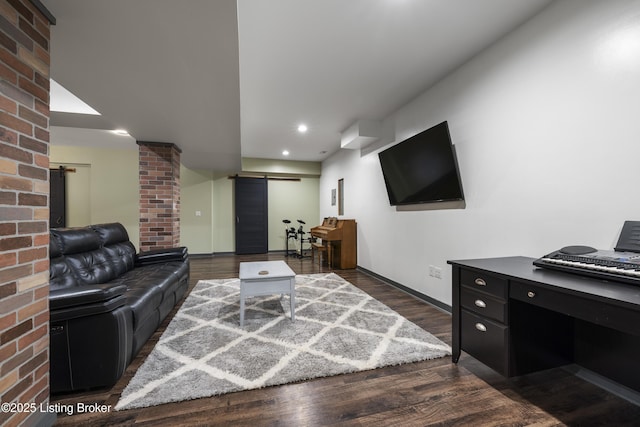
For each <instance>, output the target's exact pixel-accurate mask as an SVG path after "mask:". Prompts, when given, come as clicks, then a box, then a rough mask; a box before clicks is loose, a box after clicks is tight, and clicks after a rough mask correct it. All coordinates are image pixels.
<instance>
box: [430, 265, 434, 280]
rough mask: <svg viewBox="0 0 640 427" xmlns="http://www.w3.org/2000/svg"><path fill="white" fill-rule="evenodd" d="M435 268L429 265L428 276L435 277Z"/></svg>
mask: <svg viewBox="0 0 640 427" xmlns="http://www.w3.org/2000/svg"><path fill="white" fill-rule="evenodd" d="M435 269H436V268H435V267H434V266H433V265H430V266H429V276H431V277H435V274H436V272H435Z"/></svg>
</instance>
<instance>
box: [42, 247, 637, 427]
mask: <svg viewBox="0 0 640 427" xmlns="http://www.w3.org/2000/svg"><path fill="white" fill-rule="evenodd" d="M264 259H269V260H277V259H286V260H287V262H288V263H289V265H290V267H291V268H292V269H293V270H294V271H295V272H296V273H298V274H308V273H317V272H320V271H328V270H327V268H326V267H323V269H322V270H319V267H318V266H317V264H313V263H312V262H311V260H310V259H308V258H306V259H303V260H299V259H294V258H284V257H283V255H282V254H269V255H261V256H256V255H254V256H232V255H229V256H216V257H211V258H199V259H193V260H192V263H191V282H190V286H191V287H193V286H194V285H195V284H196V282H197V281H198V280H200V279H214V278H228V277H237V276H238V264H239V262H241V261H257V260H264ZM335 272H336V273H337V274H339V275H340V276H342V277H344V278H345V279H346V280H348V281H349V282H351V283H353V284H354V285H356V286H358V287H359V288H361V289H362V290H364V291H365V292H367V293H369V294H370V295H372V296H373V297H375V298H376V299H378V300H380V301H382V302H383V303H385V304H386V305H388V306H389V307H391V308H392V309H394V310H396V311H397V312H399V313H400V314H402V315H404V316H405V317H406V318H408V319H409V320H411V321H413V322H414V323H416V324H418V325H420V326H421V327H423V328H424V329H426V330H428V331H430V332H431V333H433V334H434V335H436V336H437V337H439V338H440V339H442V340H443V341H445V342H447V343H448V344H451V316H450V315H449V314H447V313H444V312H442V311H440V310H439V309H436V308H434V307H432V306H430V305H428V304H426V303H424V302H422V301H420V300H418V299H416V298H414V297H412V296H409V295H407V294H405V293H404V292H402V291H399V290H397V289H396V288H393V287H391V286H390V285H388V284H385V283H384V282H381V281H380V280H378V279H375V278H373V277H371V276H369V275H367V274H365V273H363V272H360V271H357V270H335ZM443 286H447V284H444V283H443ZM177 308H178V307H176V308H175V309H174V311H173V312H172V313H171V314H170V315H169V316H168V318H167V319H166V320H165V321H164V323H163V324H162V326H161V327H160V328H159V329H158V331H156V333H155V334H154V336H153V337H152V339H151V340H150V341H149V342H148V343H147V344H146V345H145V346H144V347H143V349H142V350H141V352H140V353H139V354H138V356H137V357H136V359H135V360H134V361H133V362H132V364H131V365H130V366H129V367H128V369H127V371H126V373H125V375H124V376H123V378H121V379H120V381H118V383H117V384H116V385H115V386H113V388H111V389H106V390H104V389H103V390H94V391H89V392H82V393H76V394H68V395H58V396H53V397H52V398H51V403H52V404H55V403H58V404H64V405H76V404H78V403H83V404H93V403H98V404H106V405H111V408H113V407H114V406H115V404H116V403H117V401H118V398H119V396H120V393H121V392H122V390H123V389H124V387H125V386H126V385H127V383H128V382H129V380H130V379H131V377H132V376H133V375H134V373H135V371H136V369H137V368H138V367H139V366H140V365H141V364H142V363H143V362H144V359H145V357H146V356H147V355H148V354H149V353H150V352H151V350H152V349H153V346H154V344H155V343H156V342H157V340H158V338H159V337H160V335H161V334H162V332H163V331H164V329H165V328H166V326H167V324H168V323H169V321H170V320H171V318H172V317H173V315H174V313H175V312H176V311H177ZM639 424H640V407H638V406H634V405H632V404H630V403H628V402H627V401H625V400H622V399H620V398H618V397H616V396H613V395H611V394H609V393H607V392H605V391H604V390H602V389H600V388H598V387H596V386H593V385H591V384H589V383H587V382H585V381H582V380H581V379H579V378H577V377H575V376H573V375H571V374H570V373H568V372H567V371H565V370H563V369H553V370H549V371H544V372H540V373H536V374H532V375H527V376H523V377H519V378H515V379H510V380H507V379H504V378H502V377H500V376H499V375H498V374H496V373H495V372H493V371H492V370H491V369H489V368H487V367H485V366H483V365H482V364H480V363H478V362H476V361H475V360H474V359H473V358H471V357H470V356H467V355H466V354H463V356H462V357H461V359H460V362H459V363H458V364H457V365H454V364H452V363H451V358H442V359H437V360H430V361H425V362H420V363H413V364H407V365H401V366H393V367H388V368H382V369H376V370H372V371H366V372H360V373H354V374H348V375H338V376H335V377H329V378H322V379H315V380H312V381H307V382H302V383H297V384H290V385H284V386H277V387H268V388H264V389H259V390H251V391H244V392H237V393H231V394H227V395H223V396H218V397H211V398H205V399H197V400H193V401H188V402H181V403H171V404H166V405H161V406H155V407H152V408H143V409H133V410H128V411H114V410H113V409H111V411H109V412H107V413H103V414H99V413H89V414H75V415H73V416H67V415H65V414H60V415H59V416H58V422H57V425H60V426H63V425H76V426H77V425H91V426H101V425H104V426H107V425H108V426H120V425H154V426H191V425H203V426H213V425H224V426H231V425H252V426H320V425H323V426H324V425H341V426H342V425H347V426H348V425H365V426H396V425H397V426H428V425H439V426H450V425H456V426H460V425H469V426H485V425H486V426H497V425H508V426H529V425H531V426H533V425H535V426H560V425H575V426H624V425H629V426H631V425H636V426H637V425H639Z"/></svg>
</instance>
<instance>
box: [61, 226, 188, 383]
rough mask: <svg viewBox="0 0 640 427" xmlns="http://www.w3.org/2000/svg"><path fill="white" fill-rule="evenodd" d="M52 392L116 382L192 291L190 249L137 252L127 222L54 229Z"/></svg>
mask: <svg viewBox="0 0 640 427" xmlns="http://www.w3.org/2000/svg"><path fill="white" fill-rule="evenodd" d="M49 258H50V270H49V271H50V294H49V305H50V315H51V322H50V331H51V334H50V335H51V391H52V392H53V393H55V392H64V391H73V390H82V389H90V388H95V387H105V386H111V385H113V384H115V382H116V381H117V380H118V379H119V378H120V377H121V376H122V374H123V373H124V370H125V369H126V367H127V366H128V365H129V363H130V362H131V360H132V359H133V358H134V357H135V355H136V354H137V353H138V351H139V350H140V348H141V347H142V346H143V345H144V344H145V342H146V341H147V340H148V339H149V337H151V335H152V334H153V333H154V332H155V330H156V329H157V327H158V326H159V325H160V322H162V320H164V319H165V317H166V316H167V315H168V314H169V312H170V311H171V309H172V308H173V307H174V306H175V304H176V303H178V302H179V301H180V300H181V298H182V297H183V296H184V294H185V292H186V290H187V288H188V282H189V255H188V251H187V248H185V247H179V248H171V249H158V250H154V251H150V252H143V253H139V254H137V253H136V250H135V247H134V246H133V244H132V243H131V242H130V241H129V236H128V234H127V231H126V229H125V228H124V227H123V226H122V224H119V223H111V224H98V225H92V226H88V227H82V228H66V229H51V233H50V242H49Z"/></svg>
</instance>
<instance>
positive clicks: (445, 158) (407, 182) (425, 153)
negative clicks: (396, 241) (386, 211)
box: [378, 121, 464, 206]
mask: <svg viewBox="0 0 640 427" xmlns="http://www.w3.org/2000/svg"><path fill="white" fill-rule="evenodd" d="M378 156H379V158H380V166H381V167H382V174H383V175H384V181H385V184H386V186H387V193H388V195H389V202H390V203H391V205H392V206H397V205H413V204H419V203H434V202H445V201H456V200H464V196H463V193H462V182H461V180H460V174H459V171H458V162H457V160H456V155H455V151H454V148H453V144H452V143H451V137H450V135H449V125H448V124H447V122H446V121H444V122H442V123H440V124H438V125H436V126H434V127H432V128H430V129H427V130H425V131H424V132H420V133H419V134H417V135H414V136H412V137H411V138H408V139H406V140H404V141H402V142H400V143H399V144H396V145H394V146H393V147H391V148H388V149H386V150H384V151H382V152H380V153H379V154H378Z"/></svg>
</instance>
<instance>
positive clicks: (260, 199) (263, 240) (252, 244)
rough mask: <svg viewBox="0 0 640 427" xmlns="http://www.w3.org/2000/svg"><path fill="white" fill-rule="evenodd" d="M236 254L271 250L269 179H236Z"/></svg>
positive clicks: (260, 252)
mask: <svg viewBox="0 0 640 427" xmlns="http://www.w3.org/2000/svg"><path fill="white" fill-rule="evenodd" d="M235 209H236V254H264V253H266V252H267V251H268V250H269V242H268V240H269V235H268V215H267V179H266V178H242V177H236V179H235Z"/></svg>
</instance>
